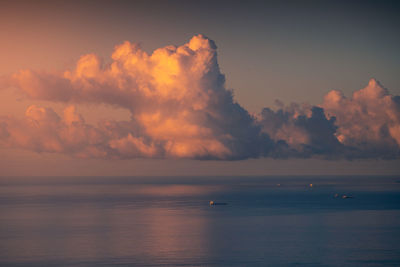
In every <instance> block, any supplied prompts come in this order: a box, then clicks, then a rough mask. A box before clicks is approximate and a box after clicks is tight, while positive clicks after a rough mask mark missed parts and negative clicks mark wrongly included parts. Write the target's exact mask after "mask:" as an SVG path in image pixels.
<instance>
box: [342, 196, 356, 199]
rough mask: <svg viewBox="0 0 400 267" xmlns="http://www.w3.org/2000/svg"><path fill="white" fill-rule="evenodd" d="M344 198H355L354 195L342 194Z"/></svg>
mask: <svg viewBox="0 0 400 267" xmlns="http://www.w3.org/2000/svg"><path fill="white" fill-rule="evenodd" d="M342 198H343V199H346V198H354V197H353V196H352V195H342Z"/></svg>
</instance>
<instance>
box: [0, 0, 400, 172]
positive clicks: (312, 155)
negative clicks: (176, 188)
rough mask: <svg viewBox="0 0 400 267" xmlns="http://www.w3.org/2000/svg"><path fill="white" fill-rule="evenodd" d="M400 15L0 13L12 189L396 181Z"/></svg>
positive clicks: (294, 9) (17, 7)
mask: <svg viewBox="0 0 400 267" xmlns="http://www.w3.org/2000/svg"><path fill="white" fill-rule="evenodd" d="M399 11H400V4H399V3H398V2H396V1H246V2H244V1H79V2H78V1H0V39H1V42H0V58H1V61H0V104H1V105H0V158H1V161H0V175H293V174H314V175H321V174H327V175H330V174H332V175H335V174H399V171H400V167H398V166H400V160H399V155H400V100H399V97H397V96H398V95H399V94H400V75H399V70H400V53H399V52H398V44H399V41H400V34H399V30H398V29H399V26H400V17H399V16H398V13H399Z"/></svg>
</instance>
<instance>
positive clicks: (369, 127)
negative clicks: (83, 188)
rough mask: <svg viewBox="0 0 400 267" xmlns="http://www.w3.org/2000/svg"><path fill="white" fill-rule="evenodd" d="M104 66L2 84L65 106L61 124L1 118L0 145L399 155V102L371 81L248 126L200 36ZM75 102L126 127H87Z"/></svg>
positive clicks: (92, 150) (22, 75) (80, 65)
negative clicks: (121, 113) (118, 117)
mask: <svg viewBox="0 0 400 267" xmlns="http://www.w3.org/2000/svg"><path fill="white" fill-rule="evenodd" d="M111 58H112V61H111V62H110V63H104V62H103V61H102V60H101V59H99V58H98V57H97V56H96V55H94V54H88V55H84V56H82V57H81V58H80V59H79V61H78V62H77V64H76V67H75V68H74V69H72V70H67V71H64V72H61V73H56V72H36V71H32V70H23V71H20V72H18V73H15V74H14V75H12V76H11V77H8V78H7V79H6V80H5V81H3V82H2V83H3V84H7V86H9V87H14V88H16V89H17V91H18V92H20V93H22V94H24V95H25V96H26V97H27V98H30V99H36V100H47V101H50V102H61V103H65V104H67V107H66V108H65V110H64V114H63V115H58V114H56V113H55V112H54V111H53V110H52V109H49V108H40V107H36V106H31V107H29V108H28V110H27V111H26V114H25V118H23V119H17V118H13V117H4V118H1V119H0V138H1V139H0V140H1V144H2V145H3V146H7V147H20V148H26V149H30V150H34V151H37V152H41V151H46V152H58V153H67V154H73V155H75V156H80V157H111V158H135V157H146V158H195V159H222V160H231V159H246V158H252V157H254V158H256V157H262V156H265V157H267V156H271V157H312V156H315V155H317V156H321V157H325V158H326V157H328V158H334V157H343V156H344V157H347V158H357V157H379V158H393V157H398V156H399V151H400V150H399V146H400V113H399V109H400V101H399V97H393V96H392V95H390V94H389V93H388V91H387V90H386V89H384V88H383V87H382V86H381V85H379V83H378V82H376V81H375V80H371V82H370V83H369V85H368V86H367V87H366V88H364V89H362V90H359V91H357V92H355V93H354V94H353V96H352V97H351V98H346V97H344V96H343V95H342V94H341V93H340V92H338V91H331V92H329V93H328V94H327V95H326V97H325V101H324V103H323V104H322V105H320V106H319V107H312V106H310V105H298V104H293V105H291V106H288V107H283V108H281V109H279V110H272V109H269V108H265V109H264V110H263V111H262V112H261V114H260V115H259V116H258V117H257V118H255V117H253V116H251V115H249V113H248V112H247V111H246V110H245V109H244V108H242V107H241V106H240V105H239V104H238V103H236V102H235V101H234V99H233V96H232V93H231V91H229V90H227V89H226V88H225V77H224V75H223V74H221V73H220V70H219V66H218V62H217V52H216V45H215V44H214V42H213V41H212V40H210V39H208V38H206V37H204V36H203V35H198V36H194V37H193V38H192V39H191V40H190V41H189V42H188V43H187V44H184V45H182V46H178V47H176V46H167V47H164V48H160V49H157V50H155V51H154V52H153V53H152V54H148V53H146V52H144V51H143V50H142V49H141V48H140V46H138V45H136V44H131V43H129V42H125V43H123V44H121V45H119V46H116V47H115V50H114V52H113V54H112V57H111ZM76 103H94V104H108V105H112V106H118V107H122V108H125V109H127V110H129V111H130V113H131V120H129V121H101V122H99V123H98V125H95V126H94V125H89V124H87V123H86V122H85V120H84V119H83V117H82V116H81V115H79V114H78V113H77V111H76V110H75V107H74V106H73V105H74V104H76Z"/></svg>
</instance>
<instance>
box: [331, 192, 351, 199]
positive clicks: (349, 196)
mask: <svg viewBox="0 0 400 267" xmlns="http://www.w3.org/2000/svg"><path fill="white" fill-rule="evenodd" d="M333 197H334V198H338V197H339V194H337V193H336V194H334V195H333ZM341 198H342V199H346V198H354V197H353V196H352V195H344V194H343V195H341Z"/></svg>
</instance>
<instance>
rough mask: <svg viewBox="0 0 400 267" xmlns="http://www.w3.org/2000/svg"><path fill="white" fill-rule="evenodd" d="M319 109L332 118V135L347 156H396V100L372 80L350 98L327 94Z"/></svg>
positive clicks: (399, 114)
mask: <svg viewBox="0 0 400 267" xmlns="http://www.w3.org/2000/svg"><path fill="white" fill-rule="evenodd" d="M321 107H323V108H324V109H325V111H326V113H327V115H328V117H335V118H336V122H337V123H336V124H337V126H338V129H337V132H336V134H335V135H336V137H337V139H338V140H339V141H340V142H341V143H342V144H343V145H344V146H346V148H347V153H348V156H349V157H376V158H397V157H399V155H400V150H399V147H400V97H399V96H392V95H390V94H389V91H388V90H387V89H386V88H384V87H383V86H382V85H381V84H380V83H379V82H378V81H376V80H375V79H371V80H370V81H369V83H368V85H367V86H366V87H365V88H363V89H361V90H358V91H355V92H354V93H353V95H352V97H350V98H347V97H345V96H344V95H343V94H342V93H341V92H340V91H335V90H334V91H330V92H329V93H328V94H327V95H326V96H325V98H324V102H323V104H322V105H321Z"/></svg>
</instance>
